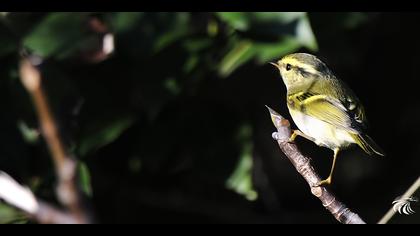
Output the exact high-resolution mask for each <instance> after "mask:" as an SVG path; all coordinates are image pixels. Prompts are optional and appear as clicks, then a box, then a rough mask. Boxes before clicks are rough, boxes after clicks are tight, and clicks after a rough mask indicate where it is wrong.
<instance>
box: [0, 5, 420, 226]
mask: <svg viewBox="0 0 420 236" xmlns="http://www.w3.org/2000/svg"><path fill="white" fill-rule="evenodd" d="M419 21H420V14H397V13H393V14H388V13H386V14H385V13H42V14H41V13H1V15H0V104H1V108H2V109H1V110H2V112H1V115H0V170H2V171H5V172H7V173H9V174H10V175H12V176H13V177H14V178H16V179H17V180H19V181H20V182H21V183H23V184H25V185H28V186H29V187H30V188H31V189H32V190H33V191H34V192H35V193H36V195H37V196H38V197H39V198H41V199H43V200H46V201H50V202H53V203H54V202H56V199H55V193H54V187H55V180H56V179H55V175H54V171H53V168H52V163H51V162H50V158H49V153H48V151H47V149H46V146H45V142H44V140H43V139H42V137H41V136H39V130H38V125H37V120H36V117H35V113H34V110H33V107H32V104H31V101H30V98H29V96H28V94H26V92H25V90H24V89H23V87H22V85H21V84H20V80H19V77H18V72H17V68H18V61H19V57H18V51H19V46H20V45H24V46H25V47H26V48H28V49H29V50H30V51H31V52H33V53H34V54H36V55H39V56H41V57H42V58H44V60H45V61H44V63H43V64H42V65H41V71H42V73H43V78H44V86H45V90H46V92H47V94H48V96H49V99H50V103H51V105H52V107H53V111H54V113H55V115H56V118H57V121H58V123H59V125H60V131H61V133H62V136H63V138H64V140H65V142H66V143H67V145H68V147H69V148H70V150H71V152H72V153H73V154H74V155H75V156H76V157H77V158H78V160H80V166H79V168H78V169H79V175H80V184H81V187H82V189H83V190H84V193H85V194H86V197H87V199H88V200H89V201H90V202H91V204H92V208H93V211H94V213H95V214H96V216H97V218H98V221H99V222H104V223H160V222H162V223H187V222H194V223H336V221H335V219H334V218H333V217H332V216H331V215H330V214H329V213H328V212H327V211H326V210H325V209H324V208H323V206H322V205H321V204H320V202H319V201H318V199H316V198H315V197H313V196H312V195H311V194H310V192H309V188H308V187H307V185H306V183H305V182H304V180H303V179H302V177H301V176H299V175H298V174H297V172H296V171H295V170H294V168H293V167H292V165H291V164H290V163H289V161H288V160H287V159H286V158H285V157H284V156H283V154H282V153H281V152H280V150H279V149H278V146H277V144H276V143H275V142H274V141H273V140H272V139H271V133H272V132H273V131H274V127H273V125H272V124H271V121H270V118H269V115H268V112H267V110H266V108H265V107H264V105H269V106H270V107H272V108H274V109H275V110H276V111H278V112H279V113H280V114H282V115H284V116H285V117H286V118H288V119H290V115H289V113H288V111H287V108H286V102H285V97H286V94H285V92H286V89H285V87H284V84H283V82H282V80H281V78H280V75H279V73H278V71H277V69H275V68H274V67H273V66H271V65H269V64H268V62H270V61H275V60H277V59H279V58H280V57H281V56H283V55H285V54H288V53H292V52H309V53H313V54H315V55H317V56H319V57H320V58H321V59H322V60H323V61H325V62H326V63H327V64H328V65H329V67H330V68H331V69H332V70H333V71H334V72H335V73H336V75H337V76H338V77H339V78H341V79H342V80H344V81H346V83H347V84H349V86H350V87H351V88H352V89H353V90H354V91H355V93H356V94H357V95H358V97H359V98H360V100H361V101H362V103H363V104H364V106H365V108H366V112H367V117H368V120H369V122H370V128H369V134H370V136H371V137H372V138H373V139H374V140H375V141H376V142H377V143H378V144H379V145H380V146H381V147H382V148H383V149H384V150H385V152H386V153H387V156H386V157H383V158H381V157H369V156H367V155H366V154H364V153H363V151H361V150H360V149H359V148H352V149H349V150H347V151H344V152H342V153H341V154H340V156H339V158H338V162H337V167H336V172H335V176H334V177H335V179H334V183H333V186H332V190H333V191H334V192H335V193H336V194H337V196H338V197H339V198H340V200H342V201H343V202H344V203H346V204H347V205H348V206H349V207H350V208H351V209H352V210H354V211H355V212H357V213H358V214H359V215H360V216H361V217H362V218H363V219H365V220H366V221H367V222H369V223H376V222H377V221H378V220H379V219H380V218H381V217H382V216H383V215H384V214H385V213H386V211H388V209H389V208H390V207H391V206H392V205H391V202H392V201H393V200H394V199H395V198H396V197H398V196H400V195H402V194H403V193H404V192H405V190H406V189H407V188H408V187H409V186H410V185H411V184H412V183H413V182H414V181H415V179H416V178H417V177H418V176H419V174H420V159H419V156H420V147H419V145H418V134H419V133H420V123H419V122H418V121H419V120H420V107H419V99H418V95H417V93H418V91H417V90H418V88H417V86H416V84H417V83H418V79H419V78H418V75H417V74H418V68H419V67H420V59H418V56H417V55H419V53H420V52H419V50H420V46H419V44H418V42H417V41H418V36H419V35H420V34H419V33H420V29H419V28H418V27H417V26H418V22H419ZM297 143H298V145H299V147H300V148H301V149H302V151H303V152H304V153H306V154H308V155H310V156H311V157H312V159H313V162H314V165H315V166H316V167H317V169H318V170H319V173H320V175H321V176H323V177H326V176H327V175H328V171H329V167H330V165H331V161H332V152H331V151H330V150H328V149H325V148H320V147H317V146H316V145H315V144H312V143H310V142H308V141H306V140H303V139H300V138H298V140H297ZM415 196H417V197H420V193H419V192H418V193H417V194H416V195H415ZM419 205H420V204H419V203H417V205H416V204H414V205H413V209H414V210H417V211H418V210H420V208H419ZM0 222H1V223H12V222H15V223H25V222H28V220H27V219H26V218H25V216H23V215H22V214H21V213H20V212H18V211H17V210H15V209H13V208H11V207H8V206H7V205H6V204H3V203H0ZM29 222H30V221H29ZM391 223H420V214H418V213H417V214H414V215H411V216H401V215H396V216H395V218H394V219H392V221H391Z"/></svg>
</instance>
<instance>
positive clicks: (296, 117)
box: [271, 53, 385, 186]
mask: <svg viewBox="0 0 420 236" xmlns="http://www.w3.org/2000/svg"><path fill="white" fill-rule="evenodd" d="M271 64H273V65H274V66H276V67H277V68H278V69H279V71H280V74H281V77H282V79H283V82H284V84H285V85H286V88H287V106H288V108H289V112H290V115H291V116H292V118H293V121H294V122H295V124H296V125H297V127H298V128H299V129H300V130H294V131H293V133H292V135H291V137H290V141H294V139H295V138H296V136H298V135H299V136H302V137H304V138H306V139H309V140H311V141H313V142H315V143H316V144H317V145H318V146H323V147H327V148H329V149H331V150H333V151H334V159H333V163H332V166H331V170H330V174H329V176H328V177H327V178H326V179H325V180H322V181H320V182H319V183H318V184H317V186H321V185H327V184H331V182H332V175H333V172H334V167H335V163H336V159H337V155H338V153H339V152H340V151H341V150H343V149H345V148H347V147H349V146H350V145H351V144H357V145H358V146H359V147H361V148H362V149H363V150H364V151H365V152H366V153H368V154H369V155H372V154H378V155H381V156H384V155H385V154H384V152H383V151H382V149H381V148H380V147H379V146H378V145H377V144H376V143H375V142H374V141H373V140H372V139H371V138H370V137H369V136H368V135H367V134H366V125H367V120H366V115H365V111H364V108H363V106H362V104H361V103H360V101H359V99H358V98H357V97H356V95H355V94H354V93H353V92H352V91H351V89H350V88H349V87H348V86H347V85H346V84H345V83H344V82H343V81H341V80H339V79H338V78H337V77H336V76H335V75H334V74H333V73H332V71H331V70H330V69H329V68H328V67H327V65H326V64H325V63H324V62H322V61H321V60H319V59H318V58H317V57H315V56H314V55H311V54H306V53H295V54H290V55H287V56H285V57H283V58H282V59H280V60H279V61H278V62H277V63H271Z"/></svg>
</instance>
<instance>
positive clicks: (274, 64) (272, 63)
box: [269, 62, 280, 70]
mask: <svg viewBox="0 0 420 236" xmlns="http://www.w3.org/2000/svg"><path fill="white" fill-rule="evenodd" d="M269 63H270V64H271V65H273V66H275V67H277V69H279V70H280V66H279V65H278V64H277V63H274V62H269Z"/></svg>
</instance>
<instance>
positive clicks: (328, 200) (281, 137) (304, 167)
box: [267, 106, 365, 224]
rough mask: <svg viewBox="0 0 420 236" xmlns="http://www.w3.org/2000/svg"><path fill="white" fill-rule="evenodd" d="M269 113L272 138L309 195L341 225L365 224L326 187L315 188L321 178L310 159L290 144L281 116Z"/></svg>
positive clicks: (287, 122) (288, 124)
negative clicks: (271, 123)
mask: <svg viewBox="0 0 420 236" xmlns="http://www.w3.org/2000/svg"><path fill="white" fill-rule="evenodd" d="M267 108H268V110H269V112H270V116H271V121H272V122H273V124H274V126H275V127H276V128H277V132H274V133H273V135H272V136H273V138H274V139H276V140H277V143H278V145H279V147H280V149H281V150H282V151H283V153H284V154H285V155H286V156H287V158H288V159H289V160H290V162H292V164H293V166H294V167H295V168H296V170H297V172H298V173H299V174H300V175H302V177H303V178H304V179H305V180H306V182H307V183H308V184H309V187H310V188H311V193H312V194H313V195H314V196H316V197H317V198H319V200H320V201H321V202H322V205H323V206H324V207H325V208H326V209H327V210H328V211H330V212H331V214H332V215H333V216H334V217H335V218H336V219H337V220H338V221H339V222H341V223H343V224H365V222H364V221H363V220H362V219H361V218H360V217H359V215H357V214H356V213H354V212H352V211H351V210H350V209H349V208H347V207H346V206H345V205H344V204H343V203H342V202H340V201H339V200H337V198H336V197H335V195H334V194H333V193H331V191H330V190H329V189H328V188H326V187H315V185H316V184H317V183H318V182H319V181H321V178H320V177H319V175H318V174H317V173H316V171H315V170H314V167H313V166H312V165H311V163H310V158H309V157H306V156H304V155H303V154H302V153H301V152H300V151H299V149H298V148H297V146H296V144H294V143H290V142H289V138H290V135H291V129H290V123H289V121H288V120H286V119H284V118H283V117H282V116H281V115H279V114H278V113H277V112H275V111H274V110H273V109H271V108H270V107H268V106H267Z"/></svg>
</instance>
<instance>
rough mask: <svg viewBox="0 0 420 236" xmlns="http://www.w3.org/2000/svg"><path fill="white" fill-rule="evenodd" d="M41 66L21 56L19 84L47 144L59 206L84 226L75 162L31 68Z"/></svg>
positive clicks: (84, 213) (39, 78)
mask: <svg viewBox="0 0 420 236" xmlns="http://www.w3.org/2000/svg"><path fill="white" fill-rule="evenodd" d="M39 63H41V59H40V58H37V57H31V56H25V57H23V59H22V61H21V64H20V78H21V81H22V84H23V85H24V87H25V88H26V90H27V91H28V92H29V94H30V95H31V97H32V100H33V103H34V106H35V109H36V112H37V115H38V119H39V122H40V125H41V130H42V134H43V136H44V138H45V140H46V142H47V145H48V148H49V150H50V153H51V158H52V160H53V162H54V166H55V171H56V174H57V176H58V179H59V184H58V188H57V195H58V198H59V200H60V202H61V203H62V204H63V205H64V206H65V207H67V208H68V209H69V212H70V213H71V214H72V216H73V217H75V222H78V223H88V222H89V217H87V214H86V212H84V210H83V208H82V207H81V200H80V192H79V190H78V188H77V186H76V161H75V159H74V158H72V157H71V156H70V155H69V154H68V153H67V152H66V149H65V146H64V144H63V142H62V139H61V137H60V135H59V131H58V128H57V124H56V122H55V119H54V117H53V115H52V112H51V110H50V106H49V104H48V100H47V96H46V95H45V92H44V91H43V89H42V80H41V74H40V71H39V70H38V69H37V68H36V67H35V65H38V64H39Z"/></svg>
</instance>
